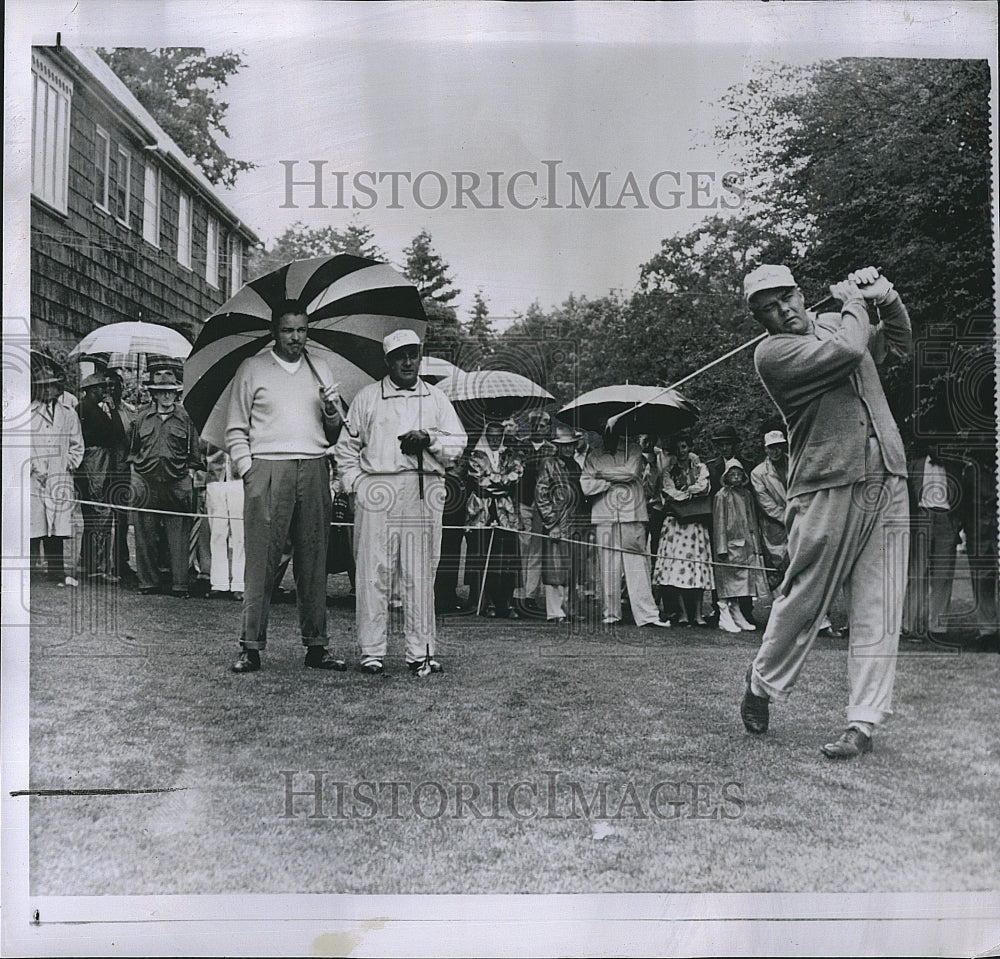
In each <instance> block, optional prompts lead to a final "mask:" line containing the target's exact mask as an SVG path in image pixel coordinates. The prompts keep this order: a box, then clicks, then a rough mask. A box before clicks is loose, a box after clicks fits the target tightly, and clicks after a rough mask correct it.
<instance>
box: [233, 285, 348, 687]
mask: <svg viewBox="0 0 1000 959" xmlns="http://www.w3.org/2000/svg"><path fill="white" fill-rule="evenodd" d="M308 330H309V319H308V317H307V316H306V314H305V311H304V310H303V308H302V307H301V306H300V305H299V304H298V303H296V302H295V301H293V300H288V301H286V302H284V303H280V304H278V305H277V306H276V307H275V308H274V309H273V310H272V313H271V331H272V333H273V334H274V346H273V347H272V348H271V349H270V350H268V351H267V352H266V353H261V354H259V355H258V356H251V357H250V358H249V359H246V360H244V361H243V363H242V364H240V368H239V369H238V370H237V371H236V379H235V381H234V383H233V391H232V395H231V397H230V401H229V420H228V424H227V427H226V446H227V447H228V451H229V455H230V457H231V458H232V461H233V470H234V472H235V473H236V475H237V476H239V477H241V478H242V480H243V497H244V498H243V526H244V530H245V536H244V540H245V543H244V546H245V553H246V567H245V576H244V583H245V588H244V592H243V629H242V633H241V634H240V646H241V647H242V652H241V653H240V657H239V659H238V660H237V661H236V662H235V663H234V664H233V672H234V673H253V672H256V671H257V670H259V669H260V652H261V650H262V649H264V647H265V646H266V645H267V620H268V614H269V613H270V611H271V593H272V590H273V588H274V586H275V585H276V584H275V582H274V579H275V574H276V571H277V569H278V564H279V563H280V561H281V554H282V551H283V549H284V547H285V543H286V542H287V540H288V538H289V534H290V535H291V541H292V556H293V563H294V570H295V590H296V594H297V598H298V606H299V627H300V629H301V631H302V644H303V645H304V646H305V647H306V659H305V664H306V666H310V667H312V668H313V669H337V670H342V669H346V666H345V664H344V662H343V660H340V659H337V658H336V657H334V656H333V655H332V654H330V653H328V652H327V649H326V646H327V642H328V640H327V636H326V547H327V541H328V539H329V536H330V516H331V512H332V508H333V507H332V501H331V498H330V467H329V464H328V463H327V458H326V454H327V450H328V449H329V447H330V446H331V444H333V443H334V442H335V441H336V439H337V436H338V434H339V433H340V426H341V418H340V414H339V412H338V409H339V405H340V398H339V396H338V395H337V389H336V386H335V384H333V383H332V375H331V373H330V369H329V367H328V366H327V365H326V363H324V362H323V361H322V360H321V359H320V358H319V357H311V356H310V355H309V354H308V353H307V352H306V339H307V336H308Z"/></svg>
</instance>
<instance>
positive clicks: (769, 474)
mask: <svg viewBox="0 0 1000 959" xmlns="http://www.w3.org/2000/svg"><path fill="white" fill-rule="evenodd" d="M750 486H751V488H752V489H753V492H754V496H755V497H756V499H757V506H758V507H759V512H760V531H761V534H762V536H763V539H764V553H765V559H766V560H767V565H768V566H770V567H772V568H773V569H775V570H776V571H777V574H776V575H777V579H778V580H779V581H780V577H781V576H783V575H784V573H785V570H786V569H787V568H788V531H787V530H786V529H785V505H786V503H787V501H788V492H787V490H788V440H786V439H785V434H784V433H782V432H781V430H768V432H766V433H765V434H764V462H763V463H758V465H757V466H755V467H754V468H753V469H752V470H751V471H750ZM768 575H769V576H771V575H772V574H768ZM771 586H772V587H774V586H777V582H772V583H771Z"/></svg>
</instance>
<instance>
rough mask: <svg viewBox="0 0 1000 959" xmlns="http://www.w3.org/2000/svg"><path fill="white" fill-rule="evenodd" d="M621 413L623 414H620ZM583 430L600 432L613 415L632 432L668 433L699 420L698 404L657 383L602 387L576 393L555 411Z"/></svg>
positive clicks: (686, 427) (562, 418) (689, 425)
mask: <svg viewBox="0 0 1000 959" xmlns="http://www.w3.org/2000/svg"><path fill="white" fill-rule="evenodd" d="M623 414H624V415H623ZM557 415H558V417H559V419H561V420H562V421H563V422H565V423H570V424H571V425H573V426H576V427H578V428H580V429H584V430H594V431H595V432H600V431H601V430H603V429H604V426H605V424H606V423H607V421H608V420H609V419H611V418H612V417H616V416H620V417H621V418H620V420H618V421H617V422H619V423H620V424H621V425H622V426H624V427H626V428H627V429H628V430H629V432H631V433H655V434H657V435H663V436H665V435H667V434H669V433H676V432H677V431H678V430H684V429H688V428H689V427H691V426H693V425H694V423H695V421H696V420H697V419H698V407H697V406H695V405H694V403H692V402H691V401H690V400H688V399H685V397H683V396H681V394H680V393H678V392H677V391H676V390H664V389H662V388H661V387H658V386H632V385H631V384H627V383H626V384H622V385H617V386H601V387H599V388H598V389H596V390H590V391H589V392H587V393H584V394H583V395H582V396H578V397H577V398H576V399H575V400H573V401H572V402H571V403H568V404H566V406H564V407H563V408H562V409H561V410H560V411H559V413H558V414H557Z"/></svg>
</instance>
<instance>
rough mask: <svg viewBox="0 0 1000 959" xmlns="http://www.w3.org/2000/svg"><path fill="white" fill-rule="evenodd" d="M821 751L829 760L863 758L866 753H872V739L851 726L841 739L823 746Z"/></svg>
mask: <svg viewBox="0 0 1000 959" xmlns="http://www.w3.org/2000/svg"><path fill="white" fill-rule="evenodd" d="M820 749H821V750H822V752H823V755H824V756H826V757H827V758H829V759H853V758H854V757H855V756H862V755H864V754H865V753H870V752H871V750H872V739H871V736H868V735H866V734H865V733H863V732H861V730H860V729H855V727H854V726H850V727H848V729H847V730H845V732H844V733H843V735H841V737H840V739H838V740H837V741H836V742H833V743H827V744H826V745H825V746H821V747H820Z"/></svg>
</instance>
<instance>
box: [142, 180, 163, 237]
mask: <svg viewBox="0 0 1000 959" xmlns="http://www.w3.org/2000/svg"><path fill="white" fill-rule="evenodd" d="M150 174H152V175H153V187H154V189H155V191H156V195H155V197H153V198H152V200H151V199H150V196H149V193H150ZM161 202H162V188H161V178H160V168H159V167H158V166H157V165H156V164H155V163H154V162H153V161H152V160H147V161H146V168H145V170H144V172H143V182H142V238H143V239H144V240H145V241H146V242H147V243H148V244H150V246H154V247H156V249H160V226H161V223H162V207H161ZM151 207H152V212H153V216H152V217H150V216H148V213H149V212H150V208H151ZM153 236H155V239H152V238H151V237H153Z"/></svg>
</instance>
